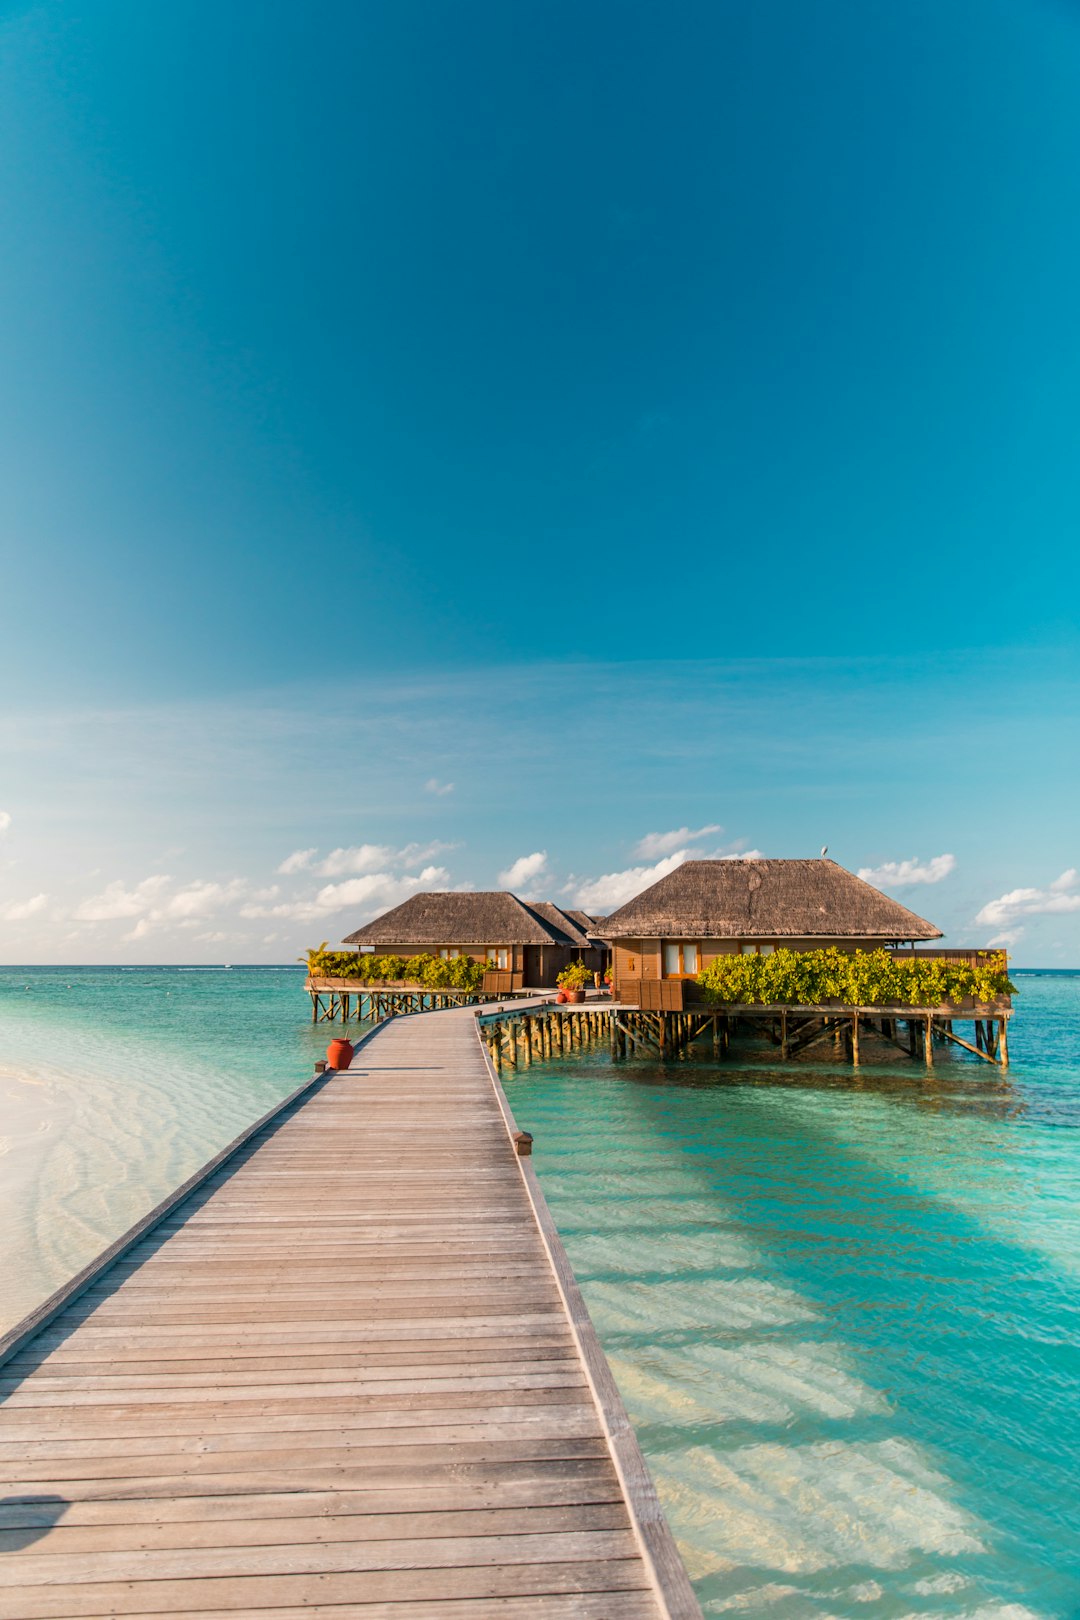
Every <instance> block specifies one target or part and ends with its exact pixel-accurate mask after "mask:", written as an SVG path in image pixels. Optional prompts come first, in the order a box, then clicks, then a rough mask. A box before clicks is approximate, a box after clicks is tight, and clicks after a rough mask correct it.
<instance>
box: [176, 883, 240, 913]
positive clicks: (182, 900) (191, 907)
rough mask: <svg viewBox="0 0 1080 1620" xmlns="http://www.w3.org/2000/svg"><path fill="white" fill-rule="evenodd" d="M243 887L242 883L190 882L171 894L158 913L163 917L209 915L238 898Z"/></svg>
mask: <svg viewBox="0 0 1080 1620" xmlns="http://www.w3.org/2000/svg"><path fill="white" fill-rule="evenodd" d="M242 889H243V884H242V883H228V884H224V883H207V882H200V883H189V884H188V885H187V887H186V888H184V889H178V890H177V892H176V893H175V894H174V895H171V896H170V897H169V899H168V900H166V901H165V904H164V905H163V906H162V907H161V908H160V912H159V913H156V915H160V916H161V917H162V918H168V917H209V916H210V914H211V913H212V912H214V911H218V910H219V909H220V908H221V907H222V906H223V905H225V904H226V902H227V901H229V900H235V899H237V898H238V896H239V894H240V892H241V890H242Z"/></svg>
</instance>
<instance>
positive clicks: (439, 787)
mask: <svg viewBox="0 0 1080 1620" xmlns="http://www.w3.org/2000/svg"><path fill="white" fill-rule="evenodd" d="M453 791H454V784H453V782H440V781H439V778H438V777H437V776H429V777H428V779H427V781H426V782H425V783H424V792H425V793H434V795H435V797H436V798H437V799H444V798H445V797H446V795H447V794H448V793H453Z"/></svg>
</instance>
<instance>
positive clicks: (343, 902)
mask: <svg viewBox="0 0 1080 1620" xmlns="http://www.w3.org/2000/svg"><path fill="white" fill-rule="evenodd" d="M449 880H450V874H449V872H448V871H447V870H446V868H445V867H444V866H425V867H424V869H423V871H422V872H415V873H412V874H407V875H401V874H395V873H392V872H368V873H366V874H365V875H364V876H362V877H352V878H346V880H345V881H344V882H343V883H326V884H324V885H323V887H322V888H321V889H319V890H318V892H317V893H316V894H313V895H311V896H309V897H308V898H307V899H299V900H283V901H281V902H280V903H279V904H277V905H270V906H268V905H258V904H248V905H245V906H241V908H240V915H241V917H249V918H250V917H290V918H292V919H293V920H295V921H298V922H313V921H314V920H315V919H316V918H318V917H329V916H332V915H334V913H336V912H341V911H346V910H348V911H350V912H351V913H352V917H353V919H354V924H355V926H359V924H360V923H364V922H368V921H369V920H370V919H371V918H372V917H377V916H378V915H379V913H380V912H383V911H387V910H388V909H389V908H390V907H391V906H397V905H400V904H401V902H402V901H403V900H407V899H408V898H409V896H410V895H412V894H416V893H417V891H418V890H420V889H433V888H434V889H437V888H445V887H446V886H447V884H448V883H449Z"/></svg>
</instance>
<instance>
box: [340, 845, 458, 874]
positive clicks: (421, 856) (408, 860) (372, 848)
mask: <svg viewBox="0 0 1080 1620" xmlns="http://www.w3.org/2000/svg"><path fill="white" fill-rule="evenodd" d="M453 847H454V846H453V844H440V843H434V844H405V845H404V846H403V848H401V849H393V848H392V847H391V846H390V845H389V844H353V845H352V846H351V847H350V848H348V849H332V850H331V851H330V853H329V855H327V856H326V858H325V859H324V860H321V861H320V862H319V863H318V865H317V866H316V867H315V868H314V870H315V871H316V872H317V873H318V874H319V876H320V877H347V876H350V875H353V874H355V875H357V876H359V875H361V874H362V873H365V872H384V871H385V870H386V869H387V867H391V866H416V865H417V864H418V863H419V862H420V861H431V860H433V859H434V858H435V856H436V855H441V854H442V853H443V851H444V850H447V849H453Z"/></svg>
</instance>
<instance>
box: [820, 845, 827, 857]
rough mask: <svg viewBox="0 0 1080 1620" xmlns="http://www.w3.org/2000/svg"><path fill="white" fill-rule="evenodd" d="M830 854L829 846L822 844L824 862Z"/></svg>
mask: <svg viewBox="0 0 1080 1620" xmlns="http://www.w3.org/2000/svg"><path fill="white" fill-rule="evenodd" d="M828 853H829V846H828V844H822V846H821V858H822V860H824V859H825V857H826V855H827V854H828Z"/></svg>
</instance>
